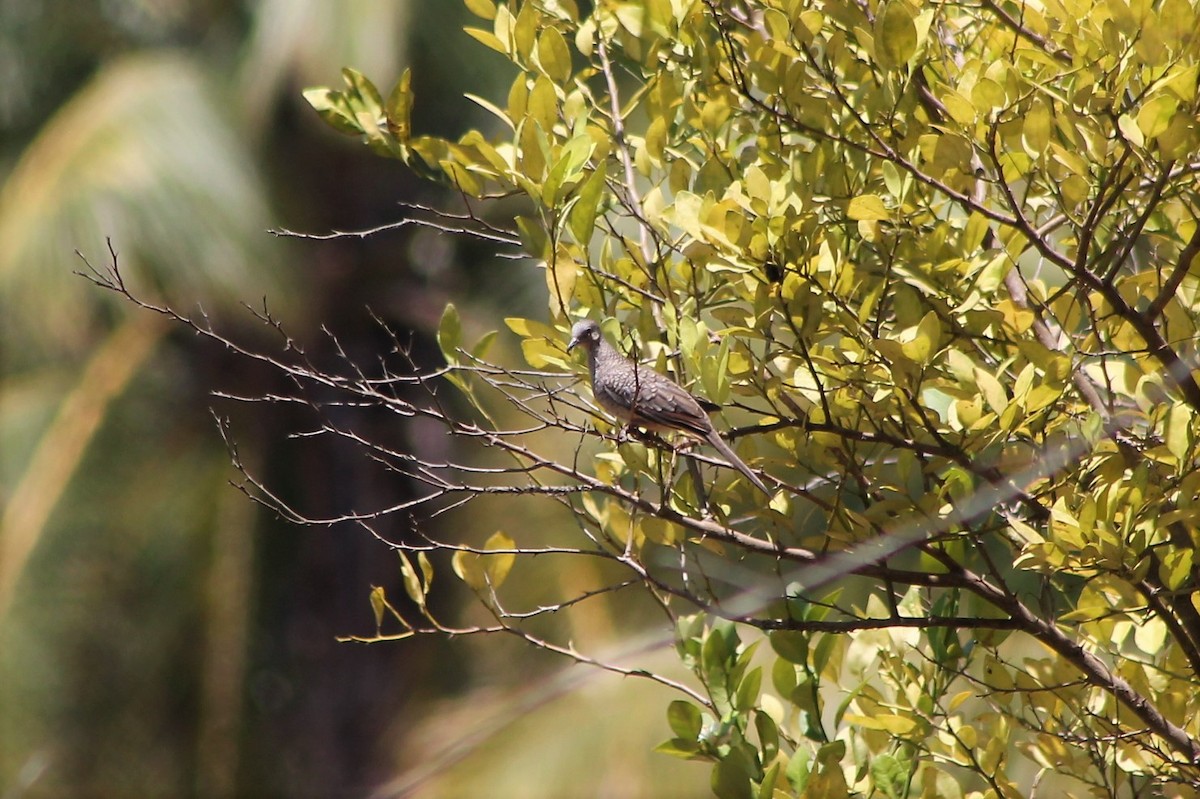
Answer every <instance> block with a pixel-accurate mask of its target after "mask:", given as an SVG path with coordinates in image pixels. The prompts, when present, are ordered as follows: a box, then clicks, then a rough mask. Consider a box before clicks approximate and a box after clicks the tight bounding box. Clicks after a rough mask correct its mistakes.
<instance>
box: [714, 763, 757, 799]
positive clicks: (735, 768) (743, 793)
mask: <svg viewBox="0 0 1200 799" xmlns="http://www.w3.org/2000/svg"><path fill="white" fill-rule="evenodd" d="M711 784H712V791H713V794H715V795H716V796H717V798H718V799H753V797H754V791H753V790H752V786H751V784H750V772H749V771H748V770H747V769H746V764H745V763H744V762H742V758H740V757H736V758H735V757H727V758H725V759H724V760H722V761H720V762H718V763H717V764H716V765H715V766H713V772H712V782H711Z"/></svg>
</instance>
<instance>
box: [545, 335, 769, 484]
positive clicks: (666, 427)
mask: <svg viewBox="0 0 1200 799" xmlns="http://www.w3.org/2000/svg"><path fill="white" fill-rule="evenodd" d="M577 346H578V347H583V348H584V349H585V350H587V354H588V369H589V370H590V371H591V375H592V393H593V394H594V395H595V396H596V402H598V403H600V407H602V408H604V410H606V411H608V412H609V413H611V414H612V415H613V416H615V417H616V418H618V419H620V420H621V421H623V422H625V423H627V424H630V425H634V426H637V427H641V428H643V429H645V430H648V431H650V432H653V433H663V432H676V433H684V434H686V435H689V436H692V437H694V438H698V439H700V440H701V441H706V442H708V443H709V444H711V445H712V446H713V448H715V449H716V450H717V452H720V453H721V456H722V457H724V458H725V460H727V461H729V464H730V465H731V466H733V467H734V468H735V469H737V470H738V471H739V472H741V473H742V474H744V475H745V476H746V479H747V480H749V481H750V482H751V483H753V484H754V487H755V488H757V489H758V490H759V491H762V492H763V493H764V494H767V495H768V496H770V494H771V490H770V489H769V488H767V487H766V485H765V484H764V483H763V481H762V480H760V479H759V478H758V476H757V475H756V474H754V472H752V471H750V467H749V466H747V465H746V464H745V463H743V462H742V459H741V458H739V457H738V456H737V455H736V454H735V453H734V451H733V450H732V449H731V448H730V446H729V445H728V444H726V443H725V440H724V439H723V438H721V436H720V434H719V433H718V432H717V431H716V429H715V428H713V424H712V420H710V419H709V418H708V414H707V413H705V411H704V407H703V406H702V405H701V403H700V400H698V399H696V398H695V397H694V396H692V395H691V394H690V393H689V392H688V391H687V390H686V389H684V388H683V387H681V386H680V385H678V384H677V383H675V382H674V381H673V380H671V379H670V378H668V377H665V376H664V375H661V374H659V373H658V372H656V371H654V370H653V369H650V368H648V367H644V366H640V365H638V363H637V362H636V361H632V360H630V359H629V358H626V357H625V356H624V355H622V354H621V353H620V352H618V351H617V350H616V348H614V347H613V346H612V345H611V344H609V343H608V340H607V339H605V338H604V335H603V334H602V333H601V332H600V326H599V325H598V324H596V323H595V322H593V321H592V320H590V319H585V320H583V321H582V322H577V323H576V324H575V327H573V328H572V329H571V341H570V343H569V344H567V350H572V349H574V348H575V347H577Z"/></svg>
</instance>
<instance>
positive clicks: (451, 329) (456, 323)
mask: <svg viewBox="0 0 1200 799" xmlns="http://www.w3.org/2000/svg"><path fill="white" fill-rule="evenodd" d="M437 340H438V347H439V348H440V349H441V350H442V357H443V358H445V359H446V363H448V364H451V365H453V364H457V363H458V361H459V358H458V348H459V347H461V346H462V321H461V320H460V319H459V318H458V309H457V308H455V307H454V303H452V302H451V303H447V304H446V309H445V310H444V311H442V320H441V322H439V323H438V332H437Z"/></svg>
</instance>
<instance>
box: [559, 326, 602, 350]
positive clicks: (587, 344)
mask: <svg viewBox="0 0 1200 799" xmlns="http://www.w3.org/2000/svg"><path fill="white" fill-rule="evenodd" d="M600 335H601V334H600V325H598V324H596V323H595V322H593V321H592V320H591V319H584V320H583V321H581V322H576V323H575V327H573V328H571V341H570V342H568V343H567V351H568V352H570V351H571V350H573V349H575V348H576V347H583V348H584V349H585V350H587V351H588V352H591V351H592V350H594V349H595V348H596V347H598V346H599V345H600Z"/></svg>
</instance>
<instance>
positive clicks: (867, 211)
mask: <svg viewBox="0 0 1200 799" xmlns="http://www.w3.org/2000/svg"><path fill="white" fill-rule="evenodd" d="M846 215H847V216H848V217H850V218H851V219H853V220H855V221H858V222H861V221H863V220H864V219H875V220H883V219H887V218H888V210H887V207H886V206H884V204H883V200H882V199H880V197H879V195H878V194H860V195H858V196H857V197H855V198H854V199H852V200H851V201H850V206H849V207H848V208H847V209H846Z"/></svg>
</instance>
